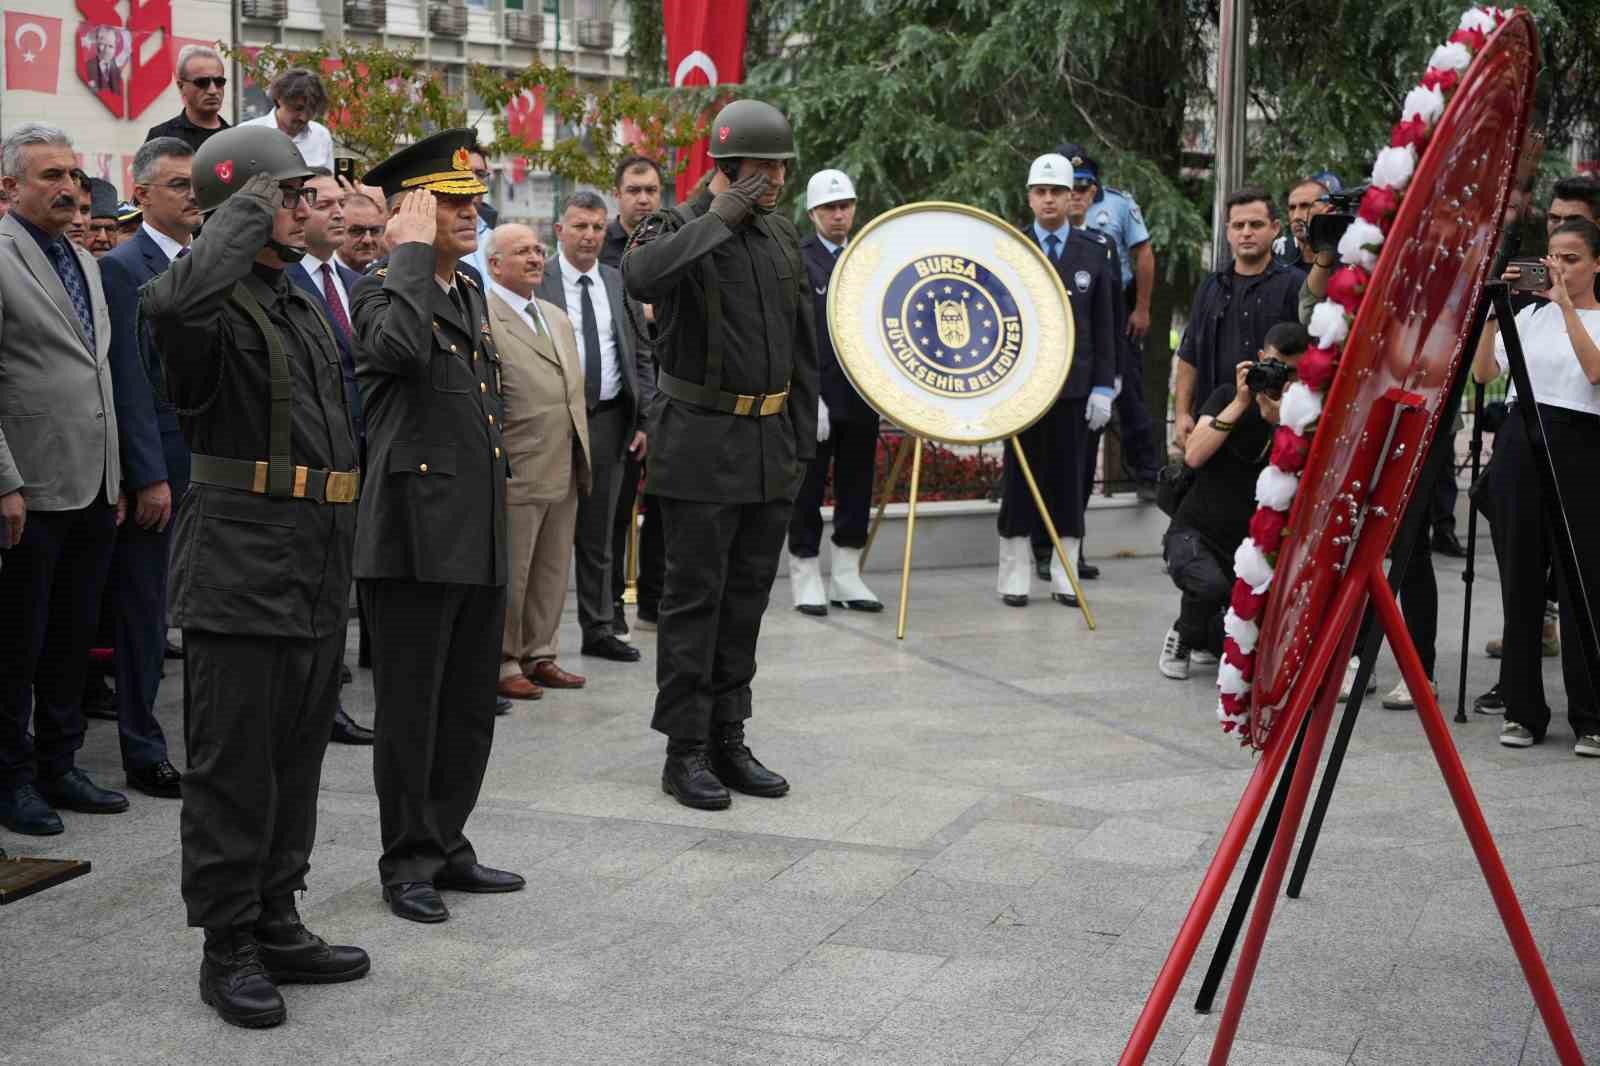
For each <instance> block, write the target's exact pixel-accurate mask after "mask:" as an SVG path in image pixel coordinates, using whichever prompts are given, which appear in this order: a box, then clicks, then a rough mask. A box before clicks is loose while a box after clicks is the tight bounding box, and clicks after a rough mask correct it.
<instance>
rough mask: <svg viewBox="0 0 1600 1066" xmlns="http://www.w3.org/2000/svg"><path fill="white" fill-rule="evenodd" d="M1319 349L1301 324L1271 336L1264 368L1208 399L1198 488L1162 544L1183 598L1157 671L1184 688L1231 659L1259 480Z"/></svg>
mask: <svg viewBox="0 0 1600 1066" xmlns="http://www.w3.org/2000/svg"><path fill="white" fill-rule="evenodd" d="M1309 343H1310V338H1309V337H1308V336H1307V335H1306V331H1305V328H1304V327H1303V326H1300V325H1299V324H1298V323H1294V322H1280V323H1278V324H1277V325H1276V326H1273V327H1272V328H1271V329H1270V330H1268V331H1267V335H1266V338H1265V344H1264V345H1263V347H1262V349H1261V351H1260V353H1259V355H1257V357H1256V361H1255V362H1253V363H1240V364H1239V365H1238V367H1236V368H1235V370H1234V379H1233V380H1234V383H1233V384H1232V385H1222V386H1220V387H1218V388H1217V390H1216V391H1215V392H1213V393H1212V394H1211V395H1210V396H1209V397H1208V398H1207V399H1206V402H1205V404H1204V405H1203V406H1202V407H1201V408H1200V419H1199V421H1198V422H1197V423H1196V424H1195V427H1194V430H1193V432H1191V433H1190V434H1189V439H1188V441H1187V443H1186V444H1185V446H1184V451H1183V461H1184V465H1185V466H1187V467H1188V468H1189V471H1190V473H1191V476H1192V479H1193V480H1192V484H1191V485H1190V487H1189V489H1188V491H1187V492H1185V493H1184V495H1183V497H1182V499H1181V500H1180V501H1179V503H1178V505H1177V507H1176V508H1175V509H1174V510H1173V512H1172V525H1171V526H1170V527H1169V528H1168V529H1167V535H1166V539H1165V541H1164V543H1163V545H1162V549H1163V555H1165V557H1166V560H1167V570H1168V572H1169V573H1170V574H1171V575H1172V583H1173V584H1174V585H1177V586H1178V591H1179V592H1180V593H1182V596H1181V597H1180V599H1179V602H1178V620H1177V621H1176V622H1174V623H1173V624H1172V628H1171V629H1169V630H1167V635H1166V638H1165V639H1164V640H1163V641H1162V643H1161V658H1160V660H1159V661H1158V663H1157V666H1158V667H1159V669H1160V670H1161V673H1162V674H1163V675H1164V676H1166V677H1170V678H1172V679H1173V680H1175V681H1182V680H1184V679H1186V678H1187V677H1188V676H1189V667H1190V665H1191V664H1198V665H1210V664H1212V663H1215V662H1216V661H1217V659H1218V657H1219V656H1220V655H1221V654H1222V637H1223V633H1222V616H1223V613H1224V612H1225V611H1226V610H1227V609H1228V598H1229V596H1230V595H1231V593H1232V591H1233V579H1234V574H1233V553H1234V551H1235V550H1236V549H1237V548H1238V547H1239V544H1240V543H1241V542H1242V541H1243V540H1244V538H1245V535H1246V533H1248V531H1249V526H1250V516H1251V515H1252V514H1253V513H1255V508H1256V500H1255V496H1256V478H1257V477H1258V476H1259V475H1260V473H1261V471H1262V469H1263V468H1264V467H1265V466H1266V465H1267V456H1268V455H1269V454H1270V453H1271V451H1272V432H1273V428H1274V427H1275V426H1277V424H1278V405H1279V402H1280V400H1281V399H1282V396H1283V390H1284V388H1285V387H1286V386H1287V385H1288V384H1289V382H1290V381H1292V380H1293V378H1294V368H1295V366H1296V364H1298V363H1299V362H1300V357H1301V356H1302V355H1304V354H1305V350H1306V347H1307V345H1308V344H1309Z"/></svg>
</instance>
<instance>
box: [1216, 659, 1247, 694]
mask: <svg viewBox="0 0 1600 1066" xmlns="http://www.w3.org/2000/svg"><path fill="white" fill-rule="evenodd" d="M1217 691H1218V692H1222V693H1224V694H1226V695H1229V696H1243V695H1244V694H1245V693H1246V692H1249V691H1250V682H1248V681H1246V680H1245V679H1244V674H1242V673H1240V672H1239V668H1238V667H1237V666H1235V665H1233V664H1232V663H1230V662H1229V661H1228V660H1226V659H1224V660H1222V665H1221V666H1219V667H1217Z"/></svg>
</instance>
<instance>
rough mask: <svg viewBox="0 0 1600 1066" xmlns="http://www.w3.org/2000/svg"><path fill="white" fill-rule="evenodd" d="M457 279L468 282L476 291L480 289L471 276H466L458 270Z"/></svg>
mask: <svg viewBox="0 0 1600 1066" xmlns="http://www.w3.org/2000/svg"><path fill="white" fill-rule="evenodd" d="M456 277H458V278H460V279H461V280H462V281H464V282H466V283H467V284H468V285H471V286H472V287H473V288H474V289H476V288H477V287H478V283H477V282H476V281H473V280H472V275H471V274H464V273H462V272H461V271H459V270H458V271H456Z"/></svg>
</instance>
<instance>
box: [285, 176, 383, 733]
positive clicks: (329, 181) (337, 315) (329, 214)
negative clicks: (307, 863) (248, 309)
mask: <svg viewBox="0 0 1600 1066" xmlns="http://www.w3.org/2000/svg"><path fill="white" fill-rule="evenodd" d="M311 174H312V176H311V177H310V178H308V179H307V180H306V188H308V189H315V190H316V191H317V201H316V203H314V204H311V205H310V206H309V208H308V213H307V217H306V231H305V241H306V254H305V258H303V259H301V260H300V262H298V263H295V264H293V265H292V266H290V267H289V268H288V269H287V270H285V271H284V273H285V274H287V275H289V280H290V281H291V282H293V283H294V284H296V285H298V286H300V288H301V289H303V290H305V291H306V292H307V293H308V294H310V296H311V298H312V299H313V300H315V301H316V303H317V306H318V307H320V308H322V314H323V316H324V317H326V318H327V320H328V325H329V327H330V328H331V329H332V330H333V339H334V340H335V341H337V342H338V344H339V370H340V373H342V374H343V375H344V402H345V408H346V409H347V410H348V411H349V412H350V435H351V436H352V437H353V438H354V439H355V442H356V456H357V458H358V459H359V461H360V463H361V465H362V466H363V467H365V466H366V465H367V421H366V418H365V417H363V415H362V413H361V389H360V388H359V387H358V386H357V385H356V362H355V350H354V349H353V348H352V347H351V329H350V290H352V289H354V288H355V284H356V282H358V281H360V280H361V275H360V274H357V273H356V272H355V271H354V270H351V269H350V268H349V267H347V266H345V265H344V264H343V263H341V262H339V260H338V259H337V258H336V257H335V256H334V253H335V252H337V251H338V250H339V248H340V246H341V245H343V244H344V202H345V197H346V196H347V195H348V194H347V193H346V192H345V190H344V189H342V188H340V186H339V181H338V179H337V178H335V177H334V176H333V172H332V171H331V170H328V169H327V168H326V167H312V168H311ZM340 670H341V672H346V671H348V667H343V666H341V667H340ZM333 741H334V743H336V744H371V743H372V730H370V729H368V728H367V727H366V726H363V725H361V724H360V723H359V722H357V721H356V720H355V719H353V718H351V717H350V715H349V714H347V713H346V712H345V709H344V704H343V703H340V704H339V705H338V707H336V708H335V709H334V714H333Z"/></svg>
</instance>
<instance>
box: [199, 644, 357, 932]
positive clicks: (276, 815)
mask: <svg viewBox="0 0 1600 1066" xmlns="http://www.w3.org/2000/svg"><path fill="white" fill-rule="evenodd" d="M343 654H344V628H343V627H342V626H341V627H339V628H338V629H336V630H335V631H334V632H333V633H330V634H328V635H327V636H325V637H321V638H317V639H314V640H310V639H307V640H302V639H296V638H293V637H241V636H231V635H228V634H224V633H208V632H204V631H202V630H197V629H185V630H184V631H183V726H184V738H185V741H186V751H187V754H188V763H187V769H186V770H185V771H184V775H183V812H182V814H181V816H180V817H179V821H178V833H179V837H180V839H181V841H182V844H183V902H184V906H185V907H186V908H187V909H188V913H189V924H190V925H192V926H199V927H202V928H205V929H226V928H230V927H234V926H248V925H253V924H254V923H255V920H256V918H257V916H258V915H259V914H260V913H261V901H262V900H264V899H273V898H276V897H278V896H287V895H290V894H291V893H294V892H298V891H300V890H302V889H304V888H305V886H306V871H307V870H308V869H310V866H311V848H312V845H313V844H314V843H315V841H316V836H317V787H318V785H319V784H320V783H321V780H322V755H323V752H324V751H326V750H327V747H328V733H329V731H330V730H331V729H332V727H333V708H334V703H335V701H336V700H337V699H338V697H339V660H340V657H341V656H342V655H343Z"/></svg>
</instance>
